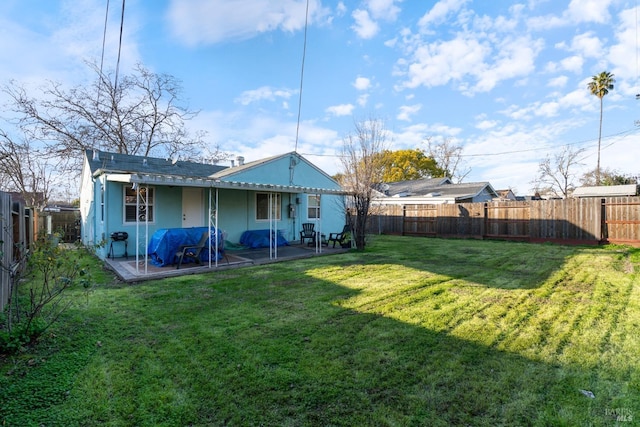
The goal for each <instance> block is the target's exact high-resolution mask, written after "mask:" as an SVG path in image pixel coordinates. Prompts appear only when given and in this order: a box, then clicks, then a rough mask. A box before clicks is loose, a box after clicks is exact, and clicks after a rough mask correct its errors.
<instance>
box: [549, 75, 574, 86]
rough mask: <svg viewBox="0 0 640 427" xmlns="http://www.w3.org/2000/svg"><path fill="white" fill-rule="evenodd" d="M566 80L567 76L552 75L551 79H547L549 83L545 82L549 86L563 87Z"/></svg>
mask: <svg viewBox="0 0 640 427" xmlns="http://www.w3.org/2000/svg"><path fill="white" fill-rule="evenodd" d="M568 80H569V78H568V77H567V76H558V77H554V78H552V79H551V80H549V83H547V86H549V87H564V86H566V84H567V81H568Z"/></svg>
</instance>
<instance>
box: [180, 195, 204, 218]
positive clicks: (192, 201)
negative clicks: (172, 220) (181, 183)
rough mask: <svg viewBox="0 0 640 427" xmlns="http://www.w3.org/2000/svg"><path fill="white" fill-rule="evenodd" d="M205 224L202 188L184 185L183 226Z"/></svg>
mask: <svg viewBox="0 0 640 427" xmlns="http://www.w3.org/2000/svg"><path fill="white" fill-rule="evenodd" d="M204 225H205V223H204V201H203V198H202V189H201V188H192V187H182V227H183V228H186V227H202V226H204Z"/></svg>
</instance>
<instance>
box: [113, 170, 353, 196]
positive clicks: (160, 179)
mask: <svg viewBox="0 0 640 427" xmlns="http://www.w3.org/2000/svg"><path fill="white" fill-rule="evenodd" d="M107 181H112V182H123V183H131V184H133V183H137V184H145V185H171V186H176V187H199V188H220V189H232V190H253V191H272V192H279V193H307V194H331V195H345V194H348V193H347V192H346V191H344V190H342V189H333V188H316V187H303V186H298V185H277V184H259V183H251V182H239V181H223V180H220V179H214V178H189V177H179V176H172V175H151V174H135V173H132V174H122V173H116V174H108V175H107Z"/></svg>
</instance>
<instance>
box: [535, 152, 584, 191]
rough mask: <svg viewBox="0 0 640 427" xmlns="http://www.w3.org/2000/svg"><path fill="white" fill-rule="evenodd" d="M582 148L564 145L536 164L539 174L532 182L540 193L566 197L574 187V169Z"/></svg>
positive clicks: (578, 163)
mask: <svg viewBox="0 0 640 427" xmlns="http://www.w3.org/2000/svg"><path fill="white" fill-rule="evenodd" d="M583 153H584V149H579V150H573V149H572V148H571V147H570V146H565V147H564V148H563V149H562V151H561V152H559V153H557V154H556V155H554V156H553V159H552V158H551V156H547V157H546V158H545V159H544V160H543V161H541V162H540V164H539V165H538V166H539V168H538V171H539V175H538V178H537V179H536V180H535V181H534V182H533V184H535V186H536V190H537V191H538V192H540V193H551V194H553V195H555V196H558V197H563V198H566V197H568V195H569V193H570V192H571V191H573V190H574V189H575V184H574V183H573V180H574V179H575V172H574V169H575V167H576V166H580V165H581V164H582V163H580V156H581V155H582V154H583Z"/></svg>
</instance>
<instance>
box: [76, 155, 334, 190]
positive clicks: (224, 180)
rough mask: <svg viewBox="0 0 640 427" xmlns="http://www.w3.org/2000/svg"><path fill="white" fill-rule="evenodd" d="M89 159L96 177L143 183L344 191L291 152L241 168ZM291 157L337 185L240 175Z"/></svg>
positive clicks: (142, 159) (156, 160) (126, 158)
mask: <svg viewBox="0 0 640 427" xmlns="http://www.w3.org/2000/svg"><path fill="white" fill-rule="evenodd" d="M85 155H86V159H87V162H88V164H89V168H90V171H91V175H92V176H99V175H102V174H106V175H108V178H107V179H108V180H111V181H119V182H130V183H134V182H137V183H141V184H157V185H178V186H193V187H212V188H233V189H244V190H265V191H280V192H289V193H300V192H305V193H316V194H344V191H343V190H342V189H338V188H339V185H338V184H337V183H336V182H335V181H334V180H333V179H332V178H331V177H330V176H329V175H327V174H326V173H324V172H323V171H322V170H320V169H318V168H317V167H316V166H315V165H313V164H312V163H310V162H308V161H306V160H305V159H303V158H302V156H300V155H299V154H297V153H295V152H290V153H286V154H282V155H278V156H273V157H270V158H267V159H262V160H258V161H255V162H249V163H244V164H241V165H239V166H237V167H231V168H229V167H226V166H218V165H210V164H206V163H196V162H190V161H175V160H171V159H159V158H154V157H144V156H132V155H127V154H118V153H107V152H102V151H92V150H86V152H85ZM286 158H289V159H291V161H292V162H293V163H295V164H297V162H300V161H305V162H306V164H308V165H310V166H312V167H313V168H315V169H316V170H317V171H318V172H320V173H321V174H323V175H324V176H325V177H327V178H328V179H329V180H331V182H332V183H334V184H335V188H321V187H313V186H301V185H295V184H290V185H282V184H274V183H272V182H269V177H268V176H266V177H265V176H264V174H262V176H261V179H260V180H247V179H245V177H246V175H245V177H240V179H239V180H234V177H236V176H237V175H242V174H243V173H244V172H247V171H251V170H252V169H257V168H258V167H260V166H263V165H265V164H267V163H270V162H274V161H276V160H280V161H282V160H283V159H286Z"/></svg>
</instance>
